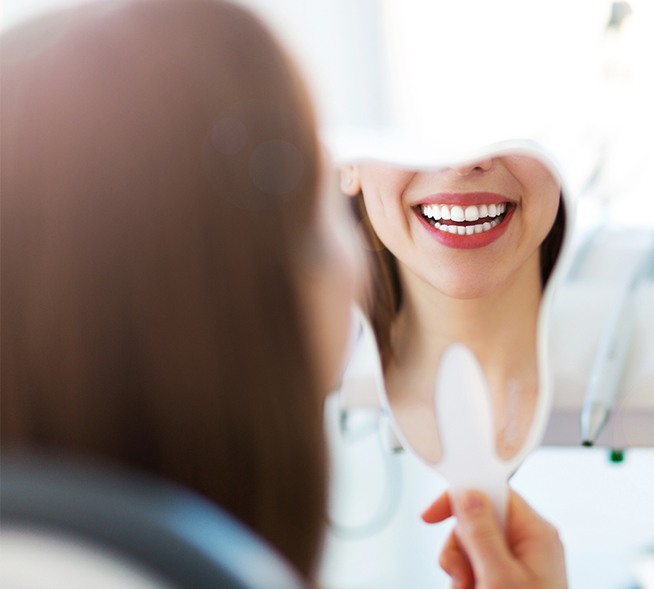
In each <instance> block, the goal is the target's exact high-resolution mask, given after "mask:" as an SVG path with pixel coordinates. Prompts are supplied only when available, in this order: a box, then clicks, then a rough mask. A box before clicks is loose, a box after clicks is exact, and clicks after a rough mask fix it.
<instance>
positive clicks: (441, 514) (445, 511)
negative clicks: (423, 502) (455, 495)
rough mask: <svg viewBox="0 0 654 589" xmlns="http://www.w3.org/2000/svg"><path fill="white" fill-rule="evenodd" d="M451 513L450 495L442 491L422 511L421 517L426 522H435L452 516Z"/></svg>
mask: <svg viewBox="0 0 654 589" xmlns="http://www.w3.org/2000/svg"><path fill="white" fill-rule="evenodd" d="M452 515H453V512H452V505H451V503H450V496H449V495H448V494H447V493H443V494H442V495H441V496H440V497H439V498H438V499H436V501H434V502H433V503H432V504H431V505H430V506H429V507H428V508H427V509H426V510H425V511H424V512H423V513H422V519H423V521H425V522H426V523H428V524H436V523H438V522H442V521H444V520H446V519H447V518H448V517H452Z"/></svg>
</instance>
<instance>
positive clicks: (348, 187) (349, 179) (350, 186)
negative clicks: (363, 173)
mask: <svg viewBox="0 0 654 589" xmlns="http://www.w3.org/2000/svg"><path fill="white" fill-rule="evenodd" d="M339 175H340V179H341V181H340V185H341V191H342V192H343V193H344V194H346V195H347V196H355V195H357V194H359V192H360V191H361V181H360V180H359V170H358V169H357V167H356V166H354V165H352V164H349V165H347V166H342V167H340V168H339Z"/></svg>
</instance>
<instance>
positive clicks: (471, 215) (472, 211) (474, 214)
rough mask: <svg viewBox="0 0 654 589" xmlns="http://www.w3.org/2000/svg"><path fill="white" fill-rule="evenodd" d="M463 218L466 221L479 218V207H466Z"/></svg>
mask: <svg viewBox="0 0 654 589" xmlns="http://www.w3.org/2000/svg"><path fill="white" fill-rule="evenodd" d="M465 218H466V221H476V220H477V219H479V209H478V208H477V207H476V206H474V205H472V206H470V207H466V210H465Z"/></svg>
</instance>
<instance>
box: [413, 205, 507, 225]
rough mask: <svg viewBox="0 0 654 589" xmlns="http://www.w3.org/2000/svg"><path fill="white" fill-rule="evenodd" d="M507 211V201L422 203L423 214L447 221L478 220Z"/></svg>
mask: <svg viewBox="0 0 654 589" xmlns="http://www.w3.org/2000/svg"><path fill="white" fill-rule="evenodd" d="M505 211H506V203H505V202H503V203H500V204H490V205H479V206H477V205H469V206H467V207H462V206H459V205H437V204H433V205H422V214H423V215H424V216H425V217H428V218H430V219H435V220H437V221H438V220H439V219H443V220H445V221H449V220H452V221H477V220H478V219H484V218H486V217H497V216H498V215H501V214H502V213H504V212H505Z"/></svg>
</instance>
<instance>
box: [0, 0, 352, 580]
mask: <svg viewBox="0 0 654 589" xmlns="http://www.w3.org/2000/svg"><path fill="white" fill-rule="evenodd" d="M2 48H3V51H2V77H3V79H2V108H3V111H2V155H3V157H2V396H3V401H2V403H3V411H2V443H3V446H4V447H7V446H16V447H21V446H25V447H29V448H31V449H34V450H40V449H42V450H48V451H61V452H66V453H73V454H80V455H93V456H95V457H97V458H99V459H104V460H108V461H113V462H116V463H120V464H126V465H130V466H133V467H135V468H137V469H141V470H145V471H147V472H150V473H153V474H156V475H161V476H164V477H167V478H170V479H174V480H175V481H178V482H180V483H182V484H185V485H187V486H189V487H191V488H193V489H195V490H198V491H200V492H201V493H203V494H205V495H206V496H207V497H209V498H211V499H213V500H214V501H216V502H217V503H219V504H221V505H222V506H224V507H225V508H227V509H228V510H230V511H231V512H232V513H234V514H235V515H236V516H237V517H238V518H240V519H241V520H242V521H244V522H246V523H247V524H248V525H250V526H251V527H252V528H253V529H255V530H256V531H257V532H259V533H260V534H261V535H262V536H263V537H264V538H266V539H267V540H268V541H269V542H271V543H272V544H273V545H275V546H277V547H278V548H279V549H280V550H281V551H282V552H283V553H284V554H285V555H286V556H287V557H288V558H289V559H290V560H291V561H292V562H293V563H294V564H295V565H296V566H297V567H298V568H299V569H300V570H301V571H302V572H303V573H304V574H305V575H309V574H310V573H311V571H312V570H313V568H314V566H315V564H316V555H317V554H318V549H319V546H320V542H321V537H322V528H323V521H324V517H323V513H324V509H325V496H326V485H327V479H326V457H325V448H324V444H323V437H322V431H321V428H320V427H319V424H320V423H321V419H322V403H323V394H324V391H326V390H328V388H329V386H330V385H331V384H332V382H327V376H326V375H329V378H331V379H333V378H335V375H336V371H337V369H338V367H339V365H340V358H341V354H342V350H343V348H344V346H345V341H346V338H347V333H348V320H349V308H350V304H351V295H352V268H351V263H350V262H349V254H346V253H345V252H344V247H343V246H342V245H340V242H339V239H340V237H339V236H338V235H336V232H337V231H338V229H337V228H338V227H340V226H341V222H336V223H328V222H325V221H324V217H325V211H324V208H325V206H324V205H323V204H322V200H323V199H324V196H323V195H322V193H323V192H325V190H326V189H325V188H324V187H323V184H325V181H324V179H323V171H322V169H321V161H320V147H319V144H318V141H317V134H316V129H315V123H314V113H313V110H312V105H311V103H310V100H309V97H308V96H307V93H306V91H305V87H304V85H303V83H302V81H301V79H300V77H299V76H298V72H297V71H296V69H295V68H294V67H293V65H292V64H291V62H290V61H289V59H288V57H287V56H286V54H285V53H284V52H283V51H282V50H281V48H280V47H279V46H278V44H277V42H276V41H275V40H274V39H273V37H272V36H271V35H270V33H269V32H268V30H267V29H266V28H264V27H263V26H262V25H261V24H260V23H259V22H258V21H257V20H256V19H255V18H253V17H252V16H251V15H250V14H249V13H248V12H246V11H245V10H243V9H242V8H239V7H237V6H234V5H232V4H229V3H226V2H215V1H211V0H205V1H202V0H196V1H181V0H158V1H148V0H142V1H139V0H136V1H130V2H100V3H96V4H89V5H88V6H85V7H82V8H76V9H70V10H65V11H62V12H60V13H56V14H52V15H49V16H45V17H42V18H40V19H39V20H36V21H34V22H32V23H28V24H26V25H24V26H21V27H19V28H17V29H16V30H14V31H12V32H10V33H8V34H7V35H6V36H5V38H4V39H3V45H2ZM330 200H333V199H330ZM315 306H320V309H319V311H320V312H318V313H316V309H314V307H315ZM323 307H324V308H323ZM325 314H328V315H329V322H327V321H323V322H321V323H318V321H319V317H321V316H323V315H325ZM316 317H318V319H316ZM327 330H329V331H327ZM314 340H315V341H314ZM325 342H326V343H325ZM318 345H321V346H322V347H325V350H324V351H325V352H327V354H326V356H327V357H326V359H325V354H324V353H322V352H323V350H318V349H317V347H318ZM319 352H321V353H319ZM318 359H319V360H318ZM225 473H229V476H226V474H225ZM299 489H301V492H298V490H299ZM289 511H292V512H293V513H294V516H295V517H294V523H293V526H292V528H290V527H289V525H288V515H289Z"/></svg>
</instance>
